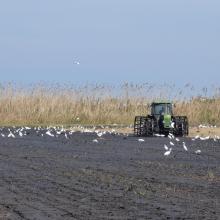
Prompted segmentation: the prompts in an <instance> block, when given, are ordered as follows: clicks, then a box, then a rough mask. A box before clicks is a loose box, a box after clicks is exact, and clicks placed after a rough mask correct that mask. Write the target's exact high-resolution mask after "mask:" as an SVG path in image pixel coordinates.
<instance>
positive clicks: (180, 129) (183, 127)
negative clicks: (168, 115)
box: [174, 116, 189, 136]
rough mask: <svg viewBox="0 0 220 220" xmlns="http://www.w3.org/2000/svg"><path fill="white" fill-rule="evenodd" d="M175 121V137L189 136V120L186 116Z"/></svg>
mask: <svg viewBox="0 0 220 220" xmlns="http://www.w3.org/2000/svg"><path fill="white" fill-rule="evenodd" d="M174 121H175V132H174V133H175V135H178V136H187V135H188V134H189V125H188V119H187V117H184V116H177V117H175V119H174Z"/></svg>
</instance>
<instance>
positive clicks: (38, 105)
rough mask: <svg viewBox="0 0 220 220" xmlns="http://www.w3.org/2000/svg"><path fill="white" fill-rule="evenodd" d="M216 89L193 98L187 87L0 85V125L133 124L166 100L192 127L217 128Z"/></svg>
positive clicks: (219, 121) (219, 105) (219, 122)
mask: <svg viewBox="0 0 220 220" xmlns="http://www.w3.org/2000/svg"><path fill="white" fill-rule="evenodd" d="M183 91H184V92H185V93H184V92H183ZM216 91H219V90H215V92H214V93H213V94H212V95H210V94H207V90H206V89H203V90H202V93H201V94H196V93H197V92H198V91H197V92H195V91H194V90H193V87H190V86H189V85H186V86H185V87H184V89H182V90H181V89H178V88H176V87H175V85H172V86H170V85H162V86H157V85H151V84H147V83H145V84H141V85H134V84H127V83H125V84H124V85H122V86H116V87H114V86H109V85H86V86H81V87H77V86H71V85H43V84H39V85H32V86H25V87H19V86H17V85H14V84H7V85H1V87H0V125H8V126H9V125H10V126H12V125H33V126H34V125H67V126H68V125H73V124H87V125H89V124H93V125H94V124H95V125H97V124H132V123H133V120H134V117H135V115H145V114H147V113H148V111H149V108H148V104H149V103H150V102H151V101H152V100H158V99H169V100H173V101H174V102H175V104H176V108H175V110H174V111H175V114H178V115H187V116H188V117H189V121H190V124H191V125H198V124H217V125H220V96H219V95H218V92H216Z"/></svg>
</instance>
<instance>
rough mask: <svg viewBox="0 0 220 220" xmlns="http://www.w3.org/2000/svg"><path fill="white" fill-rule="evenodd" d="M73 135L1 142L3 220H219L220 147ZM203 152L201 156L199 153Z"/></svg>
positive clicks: (31, 136) (210, 143)
mask: <svg viewBox="0 0 220 220" xmlns="http://www.w3.org/2000/svg"><path fill="white" fill-rule="evenodd" d="M94 138H97V135H96V134H95V133H80V132H76V133H73V134H72V135H71V136H70V137H69V139H66V138H65V137H64V135H63V136H60V137H59V138H56V137H49V136H44V137H41V136H38V135H36V134H35V133H34V132H32V130H30V132H29V134H28V135H27V136H26V137H24V138H18V137H16V138H14V139H13V138H3V137H1V138H0V219H28V220H29V219H31V220H32V219H218V218H219V216H220V142H214V141H213V140H208V141H194V142H193V141H191V140H190V139H188V138H182V139H181V141H184V142H186V144H187V145H188V148H189V151H188V152H185V151H184V150H183V149H182V146H181V144H180V143H179V144H178V143H176V145H175V146H174V147H173V152H172V153H171V154H170V156H168V157H165V156H164V155H163V154H164V149H163V145H164V144H169V139H168V138H144V139H145V142H142V143H140V142H138V139H137V138H136V137H132V136H130V137H127V136H123V135H110V134H108V135H104V136H103V137H101V138H97V139H98V143H93V139H94ZM198 147H199V149H201V151H202V153H201V154H200V155H197V154H195V153H194V152H195V150H196V149H198Z"/></svg>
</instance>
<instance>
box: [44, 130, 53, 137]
mask: <svg viewBox="0 0 220 220" xmlns="http://www.w3.org/2000/svg"><path fill="white" fill-rule="evenodd" d="M46 134H47V135H48V136H51V137H54V135H53V134H51V133H50V131H47V132H46Z"/></svg>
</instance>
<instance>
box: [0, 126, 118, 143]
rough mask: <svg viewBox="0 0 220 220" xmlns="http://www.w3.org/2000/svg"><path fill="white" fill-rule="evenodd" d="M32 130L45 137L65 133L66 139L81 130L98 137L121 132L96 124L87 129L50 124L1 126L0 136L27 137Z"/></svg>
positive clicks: (95, 140)
mask: <svg viewBox="0 0 220 220" xmlns="http://www.w3.org/2000/svg"><path fill="white" fill-rule="evenodd" d="M30 130H32V132H33V131H35V132H36V134H37V135H38V136H41V137H45V136H49V137H56V138H58V137H60V135H64V137H65V138H66V139H69V137H70V135H72V134H73V133H74V132H77V131H79V132H81V133H95V134H96V135H97V138H101V137H102V136H103V135H105V134H115V135H117V134H119V133H118V132H116V131H115V130H114V129H111V130H109V131H102V130H97V129H96V127H95V126H94V127H93V128H91V129H87V128H84V127H81V126H78V127H75V128H70V129H68V130H67V129H64V127H52V126H49V127H47V128H46V129H45V128H42V127H35V128H33V129H32V128H30V127H21V128H16V127H13V128H0V136H1V137H2V138H6V137H8V138H16V137H20V138H22V137H25V136H27V135H28V134H29V131H30ZM93 142H94V143H98V140H97V139H94V140H93Z"/></svg>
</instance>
